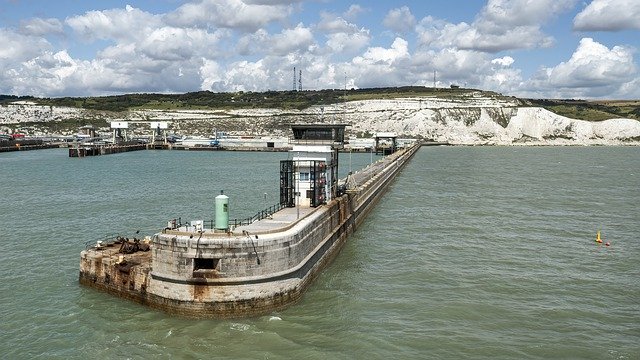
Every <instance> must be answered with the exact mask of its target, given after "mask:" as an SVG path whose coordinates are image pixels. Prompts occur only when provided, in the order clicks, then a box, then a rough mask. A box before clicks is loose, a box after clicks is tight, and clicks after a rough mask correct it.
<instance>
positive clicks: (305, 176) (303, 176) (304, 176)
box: [300, 172, 309, 181]
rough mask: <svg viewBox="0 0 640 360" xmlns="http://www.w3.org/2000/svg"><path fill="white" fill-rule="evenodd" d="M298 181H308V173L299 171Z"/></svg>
mask: <svg viewBox="0 0 640 360" xmlns="http://www.w3.org/2000/svg"><path fill="white" fill-rule="evenodd" d="M300 181H309V173H308V172H301V173H300Z"/></svg>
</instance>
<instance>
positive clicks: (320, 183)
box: [280, 124, 347, 207]
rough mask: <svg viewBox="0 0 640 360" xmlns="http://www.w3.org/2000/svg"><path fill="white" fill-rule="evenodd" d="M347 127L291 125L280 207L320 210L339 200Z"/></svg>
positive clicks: (281, 168) (282, 179) (282, 166)
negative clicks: (340, 164) (340, 165)
mask: <svg viewBox="0 0 640 360" xmlns="http://www.w3.org/2000/svg"><path fill="white" fill-rule="evenodd" d="M346 126H347V125H345V124H294V125H291V130H293V138H292V139H291V144H292V145H293V148H292V149H291V150H290V151H289V159H288V160H282V161H280V203H281V204H284V205H285V206H287V207H295V206H302V207H317V206H320V205H323V204H326V203H327V202H329V201H331V199H333V198H334V197H335V196H336V192H337V185H338V151H339V150H340V149H342V148H343V147H344V129H345V127H346Z"/></svg>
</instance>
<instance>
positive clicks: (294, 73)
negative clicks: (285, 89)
mask: <svg viewBox="0 0 640 360" xmlns="http://www.w3.org/2000/svg"><path fill="white" fill-rule="evenodd" d="M293 91H296V67H295V66H294V67H293Z"/></svg>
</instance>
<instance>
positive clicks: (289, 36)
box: [269, 24, 314, 55]
mask: <svg viewBox="0 0 640 360" xmlns="http://www.w3.org/2000/svg"><path fill="white" fill-rule="evenodd" d="M313 44H314V37H313V33H312V32H311V29H309V28H307V27H304V26H303V25H302V24H298V26H296V27H295V28H294V29H284V30H282V32H281V33H280V34H276V35H274V36H273V38H272V39H271V41H270V46H269V52H270V53H272V54H276V55H286V54H288V53H290V52H297V51H299V52H305V51H307V50H309V48H310V47H311V46H312V45H313Z"/></svg>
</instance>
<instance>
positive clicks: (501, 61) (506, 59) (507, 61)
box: [491, 56, 515, 67]
mask: <svg viewBox="0 0 640 360" xmlns="http://www.w3.org/2000/svg"><path fill="white" fill-rule="evenodd" d="M514 61H515V60H513V58H512V57H511V56H503V57H501V58H497V59H493V60H491V63H492V64H495V65H500V66H504V67H508V66H511V64H513V62H514Z"/></svg>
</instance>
